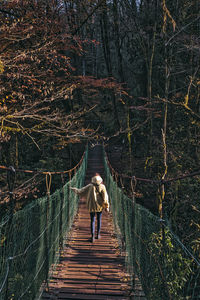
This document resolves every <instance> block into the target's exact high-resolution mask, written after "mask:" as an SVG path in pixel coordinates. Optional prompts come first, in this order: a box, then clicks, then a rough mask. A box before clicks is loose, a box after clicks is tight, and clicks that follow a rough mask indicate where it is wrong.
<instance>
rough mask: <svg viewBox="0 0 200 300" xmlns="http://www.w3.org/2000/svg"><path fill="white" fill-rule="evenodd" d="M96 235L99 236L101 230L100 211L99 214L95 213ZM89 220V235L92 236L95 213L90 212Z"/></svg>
mask: <svg viewBox="0 0 200 300" xmlns="http://www.w3.org/2000/svg"><path fill="white" fill-rule="evenodd" d="M96 214H97V234H98V235H99V234H100V230H101V216H102V211H101V212H97V213H96ZM90 220H91V234H92V236H94V232H95V212H91V213H90Z"/></svg>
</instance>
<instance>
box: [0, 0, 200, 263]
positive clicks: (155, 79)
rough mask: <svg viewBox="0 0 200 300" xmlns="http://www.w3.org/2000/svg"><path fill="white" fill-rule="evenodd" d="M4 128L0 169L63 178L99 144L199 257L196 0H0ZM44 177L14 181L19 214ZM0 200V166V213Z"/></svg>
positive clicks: (139, 197)
mask: <svg viewBox="0 0 200 300" xmlns="http://www.w3.org/2000/svg"><path fill="white" fill-rule="evenodd" d="M0 120H1V125H0V165H1V167H10V166H12V167H13V168H15V169H21V170H35V171H62V170H66V169H70V168H71V167H73V166H74V165H75V164H76V163H77V162H78V161H79V160H80V157H81V156H82V154H83V152H84V149H85V145H86V144H87V143H94V144H95V143H97V142H103V143H104V145H105V149H106V152H107V154H108V157H109V160H110V163H111V165H112V166H113V168H114V169H115V170H116V172H117V173H118V174H124V175H125V177H126V176H127V178H128V177H130V178H136V179H137V178H143V179H150V180H153V181H155V182H159V183H158V184H156V183H152V182H148V181H147V182H144V181H140V180H137V184H136V186H135V191H134V196H135V198H136V201H137V202H138V203H140V204H142V205H143V206H144V207H146V208H147V209H149V210H150V211H151V212H153V213H154V214H156V215H158V216H160V217H161V218H167V219H168V220H169V222H170V224H171V227H172V229H173V232H174V233H175V234H176V235H178V236H179V238H180V240H181V242H182V243H184V245H187V246H188V247H189V249H191V251H192V252H193V253H194V255H195V256H196V257H197V258H200V221H199V220H200V218H199V217H200V203H199V194H200V167H199V166H200V165H199V161H200V145H199V141H200V2H199V0H174V1H170V0H94V1H90V0H81V1H79V0H71V1H67V0H0ZM44 180H45V179H44V176H42V175H41V174H39V173H37V172H36V173H31V174H27V173H23V172H18V173H17V176H16V178H15V184H14V186H13V187H12V189H13V190H14V194H15V207H14V210H15V211H16V210H19V209H21V208H22V207H24V206H25V205H27V203H29V202H30V201H33V199H36V198H37V197H39V196H41V195H44V193H45V191H46V190H45V184H44ZM60 186H61V182H60V177H59V176H57V177H56V176H54V177H53V180H52V189H54V190H55V189H56V188H57V187H60ZM125 187H126V193H127V195H130V194H131V188H130V183H129V182H128V180H127V182H125ZM8 192H9V187H8V180H7V175H6V172H5V171H4V170H3V169H1V172H0V195H1V197H0V201H1V215H3V214H5V213H6V212H7V211H8V210H9V199H10V198H9V194H8Z"/></svg>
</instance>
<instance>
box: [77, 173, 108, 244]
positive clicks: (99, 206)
mask: <svg viewBox="0 0 200 300" xmlns="http://www.w3.org/2000/svg"><path fill="white" fill-rule="evenodd" d="M71 189H72V190H73V191H74V192H75V193H76V194H78V195H80V196H82V197H85V198H86V205H87V208H88V210H89V213H90V221H91V223H90V226H91V242H92V243H93V242H94V233H95V215H97V236H96V238H97V239H99V238H100V231H101V217H102V211H103V209H105V210H106V211H109V202H108V194H107V191H106V187H105V185H104V184H103V179H102V178H101V176H100V175H99V174H98V173H96V174H95V176H93V177H92V179H91V183H89V184H88V185H86V186H84V187H82V188H80V189H77V188H75V187H71Z"/></svg>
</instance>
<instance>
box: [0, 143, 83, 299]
mask: <svg viewBox="0 0 200 300" xmlns="http://www.w3.org/2000/svg"><path fill="white" fill-rule="evenodd" d="M87 156H88V150H87V149H86V151H85V153H84V157H83V158H82V160H81V164H78V165H77V170H74V171H75V172H74V176H73V177H72V178H70V180H69V181H68V182H67V183H66V184H65V185H64V186H63V187H62V188H61V189H59V190H56V191H55V192H54V193H53V194H52V195H50V193H49V190H48V188H49V187H50V176H51V174H49V173H47V174H46V175H47V177H46V179H47V182H46V184H47V196H45V197H43V198H40V199H37V200H34V201H32V202H31V203H30V204H28V205H27V206H26V207H24V208H23V209H22V210H19V211H17V212H16V213H14V214H8V215H6V216H4V218H3V219H2V220H1V223H0V243H1V247H0V299H1V300H8V299H10V300H11V299H12V300H19V299H22V300H35V299H40V297H41V294H42V292H43V289H44V288H48V279H49V276H50V275H51V271H52V270H53V266H55V264H56V262H57V261H58V259H59V257H60V253H61V249H62V246H63V239H64V236H66V238H67V235H68V233H69V231H70V228H71V226H72V223H73V219H74V216H75V215H76V212H77V208H78V196H77V195H75V194H72V192H71V190H70V186H71V185H72V186H77V187H81V186H82V185H83V183H84V178H85V172H86V167H87ZM66 172H67V171H66ZM66 172H65V173H66ZM48 174H49V175H48ZM70 174H71V170H70ZM48 177H49V179H48Z"/></svg>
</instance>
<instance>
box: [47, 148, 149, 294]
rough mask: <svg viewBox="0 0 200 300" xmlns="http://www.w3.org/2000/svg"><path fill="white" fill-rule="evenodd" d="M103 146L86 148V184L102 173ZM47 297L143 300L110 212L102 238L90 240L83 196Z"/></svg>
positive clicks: (105, 218)
mask: <svg viewBox="0 0 200 300" xmlns="http://www.w3.org/2000/svg"><path fill="white" fill-rule="evenodd" d="M103 171H104V169H103V162H102V148H101V146H99V145H97V146H95V147H93V148H90V150H89V156H88V168H87V173H86V180H85V183H86V184H87V183H89V182H90V179H91V177H92V175H93V174H94V173H95V172H98V173H100V174H101V175H102V177H104V176H103ZM48 299H56V300H61V299H62V300H63V299H94V300H98V299H105V300H106V299H108V300H109V299H116V300H117V299H121V300H123V299H124V300H125V299H133V300H138V299H141V300H145V297H144V293H143V292H142V289H141V285H140V283H139V280H138V278H137V277H136V282H135V289H134V292H133V291H132V290H131V286H130V282H129V275H128V274H127V273H126V271H125V259H124V257H123V255H122V254H121V253H120V251H119V247H118V243H117V238H116V236H115V234H114V229H113V223H112V215H111V213H107V212H103V216H102V230H101V239H99V240H95V242H94V243H91V242H90V220H89V213H88V211H87V209H86V206H85V202H84V199H80V204H79V210H78V214H77V216H76V218H75V221H74V224H73V226H72V230H71V233H70V237H69V238H68V240H66V242H65V245H64V249H63V251H62V255H61V258H60V261H59V263H58V265H57V267H56V270H55V271H54V272H53V275H52V277H51V278H50V282H49V291H45V292H44V293H43V295H42V300H48Z"/></svg>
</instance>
